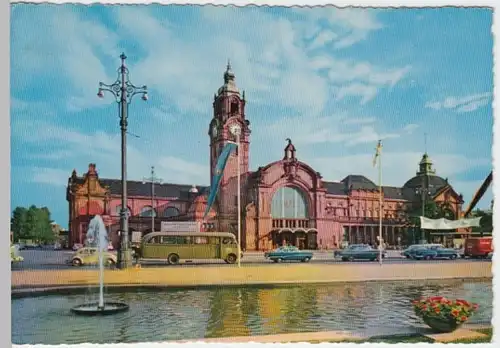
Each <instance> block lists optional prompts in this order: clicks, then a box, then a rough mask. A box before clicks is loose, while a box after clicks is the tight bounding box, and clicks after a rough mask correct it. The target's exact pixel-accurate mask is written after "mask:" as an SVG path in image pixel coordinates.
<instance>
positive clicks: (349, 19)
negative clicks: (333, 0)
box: [310, 6, 383, 49]
mask: <svg viewBox="0 0 500 348" xmlns="http://www.w3.org/2000/svg"><path fill="white" fill-rule="evenodd" d="M310 14H311V15H312V16H316V18H318V19H322V20H326V21H328V23H329V24H330V25H331V26H332V27H336V28H338V29H339V30H338V32H336V34H337V37H336V38H335V39H336V41H334V47H335V48H337V49H342V48H347V47H350V46H352V45H354V44H357V43H359V42H360V41H363V40H365V39H366V38H367V37H368V35H369V34H370V32H372V31H375V30H379V29H381V28H383V25H382V23H381V22H380V21H378V19H377V17H376V12H375V11H373V10H371V9H359V8H358V9H353V8H342V9H340V8H336V7H333V6H329V7H321V8H315V9H312V10H311V13H310Z"/></svg>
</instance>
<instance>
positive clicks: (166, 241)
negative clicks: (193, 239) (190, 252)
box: [161, 236, 176, 244]
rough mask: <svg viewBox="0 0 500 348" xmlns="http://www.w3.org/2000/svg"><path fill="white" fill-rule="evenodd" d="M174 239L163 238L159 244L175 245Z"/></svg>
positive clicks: (172, 237) (170, 237)
mask: <svg viewBox="0 0 500 348" xmlns="http://www.w3.org/2000/svg"><path fill="white" fill-rule="evenodd" d="M175 242H176V238H175V237H174V236H163V237H161V244H176V243H175Z"/></svg>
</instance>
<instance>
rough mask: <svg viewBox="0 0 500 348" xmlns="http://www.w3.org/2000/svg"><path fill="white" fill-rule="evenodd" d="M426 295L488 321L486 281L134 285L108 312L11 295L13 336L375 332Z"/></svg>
mask: <svg viewBox="0 0 500 348" xmlns="http://www.w3.org/2000/svg"><path fill="white" fill-rule="evenodd" d="M431 295H443V296H448V297H451V298H463V299H467V300H470V301H472V302H476V303H478V304H479V305H480V308H479V311H478V312H477V313H476V314H475V316H473V317H472V318H471V320H470V322H471V323H489V322H490V321H491V318H492V299H493V292H492V284H491V281H473V282H461V281H441V282H435V281H434V282H422V281H420V282H412V283H410V282H395V283H389V282H380V283H357V284H356V283H353V284H331V285H300V286H287V287H283V286H282V287H274V288H273V287H260V288H259V287H241V288H234V287H232V288H227V287H226V288H222V287H221V288H213V289H203V290H168V291H165V290H164V291H159V290H158V291H146V290H136V291H134V292H128V293H125V292H124V293H109V294H107V297H109V299H108V298H107V301H108V300H109V301H123V302H125V303H127V304H129V305H130V310H129V311H128V312H125V313H119V314H116V315H114V316H112V317H92V318H89V317H81V316H76V315H73V314H71V313H70V311H69V309H70V308H71V307H73V306H75V305H78V304H80V303H81V302H82V295H71V296H44V297H33V298H21V299H13V300H12V342H13V343H14V344H78V343H83V342H89V343H104V342H109V343H125V342H143V341H165V340H179V339H200V338H204V337H206V338H208V337H229V336H245V335H266V334H278V333H291V332H312V331H329V330H353V331H360V332H367V333H373V334H377V333H379V334H380V333H381V332H384V333H387V332H395V331H397V330H398V329H405V328H408V327H409V326H413V325H422V322H421V321H420V319H419V318H418V317H416V316H415V315H414V314H413V310H412V307H411V304H410V300H412V299H414V298H417V297H420V296H431Z"/></svg>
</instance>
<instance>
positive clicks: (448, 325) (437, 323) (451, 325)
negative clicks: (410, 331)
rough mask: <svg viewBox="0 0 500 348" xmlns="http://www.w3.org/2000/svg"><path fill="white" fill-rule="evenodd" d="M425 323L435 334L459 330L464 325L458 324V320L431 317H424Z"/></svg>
mask: <svg viewBox="0 0 500 348" xmlns="http://www.w3.org/2000/svg"><path fill="white" fill-rule="evenodd" d="M422 319H423V320H424V322H425V323H426V324H427V325H428V326H429V327H430V328H431V329H432V330H433V331H435V332H438V333H448V332H453V331H455V330H456V329H458V328H459V327H460V326H461V325H462V323H459V324H457V321H456V319H453V318H450V319H438V318H435V317H430V316H423V317H422Z"/></svg>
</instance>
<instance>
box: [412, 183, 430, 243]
mask: <svg viewBox="0 0 500 348" xmlns="http://www.w3.org/2000/svg"><path fill="white" fill-rule="evenodd" d="M424 184H425V182H422V187H417V188H416V189H415V193H416V194H419V195H420V198H421V199H422V201H421V205H422V216H423V217H425V204H426V195H427V194H428V193H429V190H428V188H427V187H426V186H425V185H424ZM420 233H421V235H420V244H426V243H427V240H426V239H425V230H424V229H423V228H422V226H420Z"/></svg>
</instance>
